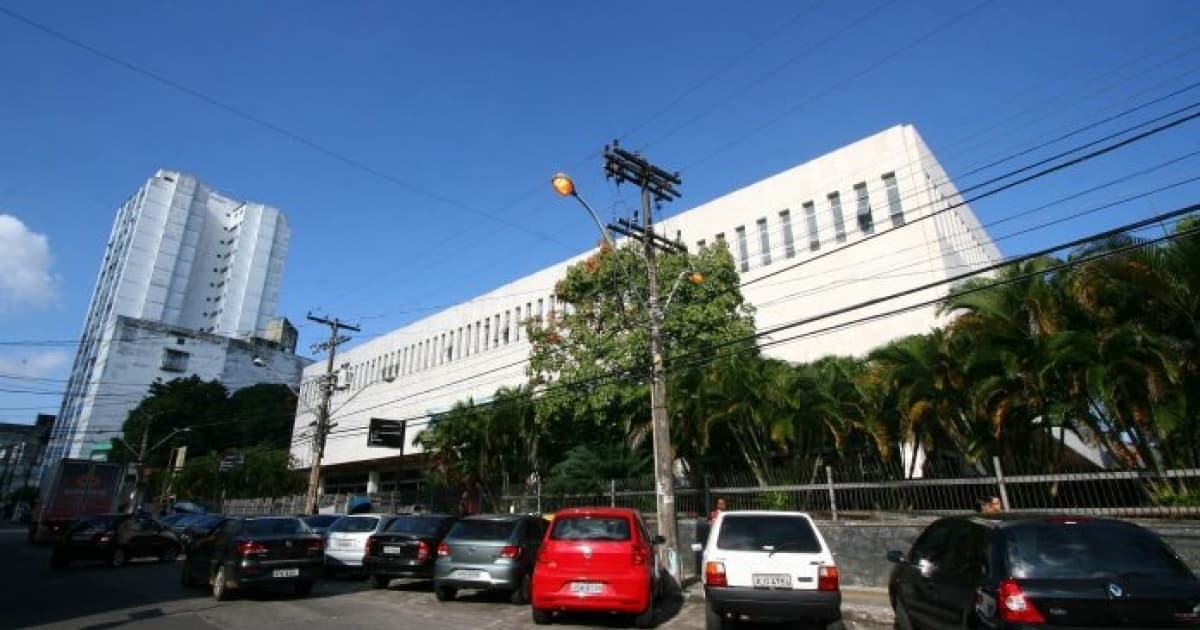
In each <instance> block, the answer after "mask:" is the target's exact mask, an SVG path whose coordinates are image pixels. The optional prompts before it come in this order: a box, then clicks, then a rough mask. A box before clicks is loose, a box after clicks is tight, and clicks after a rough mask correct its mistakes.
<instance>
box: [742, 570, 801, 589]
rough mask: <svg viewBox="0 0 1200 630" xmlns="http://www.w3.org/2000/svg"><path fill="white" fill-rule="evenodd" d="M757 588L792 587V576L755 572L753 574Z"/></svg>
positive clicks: (752, 578) (753, 581)
mask: <svg viewBox="0 0 1200 630" xmlns="http://www.w3.org/2000/svg"><path fill="white" fill-rule="evenodd" d="M751 580H752V583H753V584H754V587H755V588H792V576H790V575H778V574H774V573H763V574H755V575H752V576H751Z"/></svg>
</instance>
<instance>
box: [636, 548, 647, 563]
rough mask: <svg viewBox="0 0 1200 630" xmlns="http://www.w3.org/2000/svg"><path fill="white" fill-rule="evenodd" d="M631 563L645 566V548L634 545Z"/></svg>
mask: <svg viewBox="0 0 1200 630" xmlns="http://www.w3.org/2000/svg"><path fill="white" fill-rule="evenodd" d="M633 563H634V564H646V549H645V548H643V547H639V546H637V545H634V547H633Z"/></svg>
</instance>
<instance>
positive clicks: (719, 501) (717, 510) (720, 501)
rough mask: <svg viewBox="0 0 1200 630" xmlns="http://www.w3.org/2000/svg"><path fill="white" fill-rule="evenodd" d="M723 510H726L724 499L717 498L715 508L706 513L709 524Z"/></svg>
mask: <svg viewBox="0 0 1200 630" xmlns="http://www.w3.org/2000/svg"><path fill="white" fill-rule="evenodd" d="M725 510H726V507H725V497H717V506H716V507H715V508H713V511H712V512H709V513H708V520H709V522H712V521H715V520H717V515H718V514H720V513H721V512H724V511H725Z"/></svg>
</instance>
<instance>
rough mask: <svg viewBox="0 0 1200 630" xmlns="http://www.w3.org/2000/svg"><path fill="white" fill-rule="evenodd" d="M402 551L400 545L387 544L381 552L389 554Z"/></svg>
mask: <svg viewBox="0 0 1200 630" xmlns="http://www.w3.org/2000/svg"><path fill="white" fill-rule="evenodd" d="M402 551H403V548H402V547H396V546H392V545H388V546H385V547H384V548H383V553H386V554H389V555H396V554H400V553H401V552H402Z"/></svg>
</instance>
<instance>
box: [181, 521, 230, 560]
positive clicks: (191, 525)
mask: <svg viewBox="0 0 1200 630" xmlns="http://www.w3.org/2000/svg"><path fill="white" fill-rule="evenodd" d="M224 520H225V517H224V516H222V515H220V514H198V515H196V516H195V517H193V518H190V519H188V520H187V522H186V523H185V524H184V525H183V531H180V532H178V533H179V542H181V543H183V548H184V551H186V550H187V548H188V547H189V546H191V544H192V541H193V540H195V539H197V538H204V537H205V536H210V535H212V533H213V530H215V529H216V528H217V527H218V526H219V525H220V524H221V523H222V522H223V521H224ZM176 531H178V529H176Z"/></svg>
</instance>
